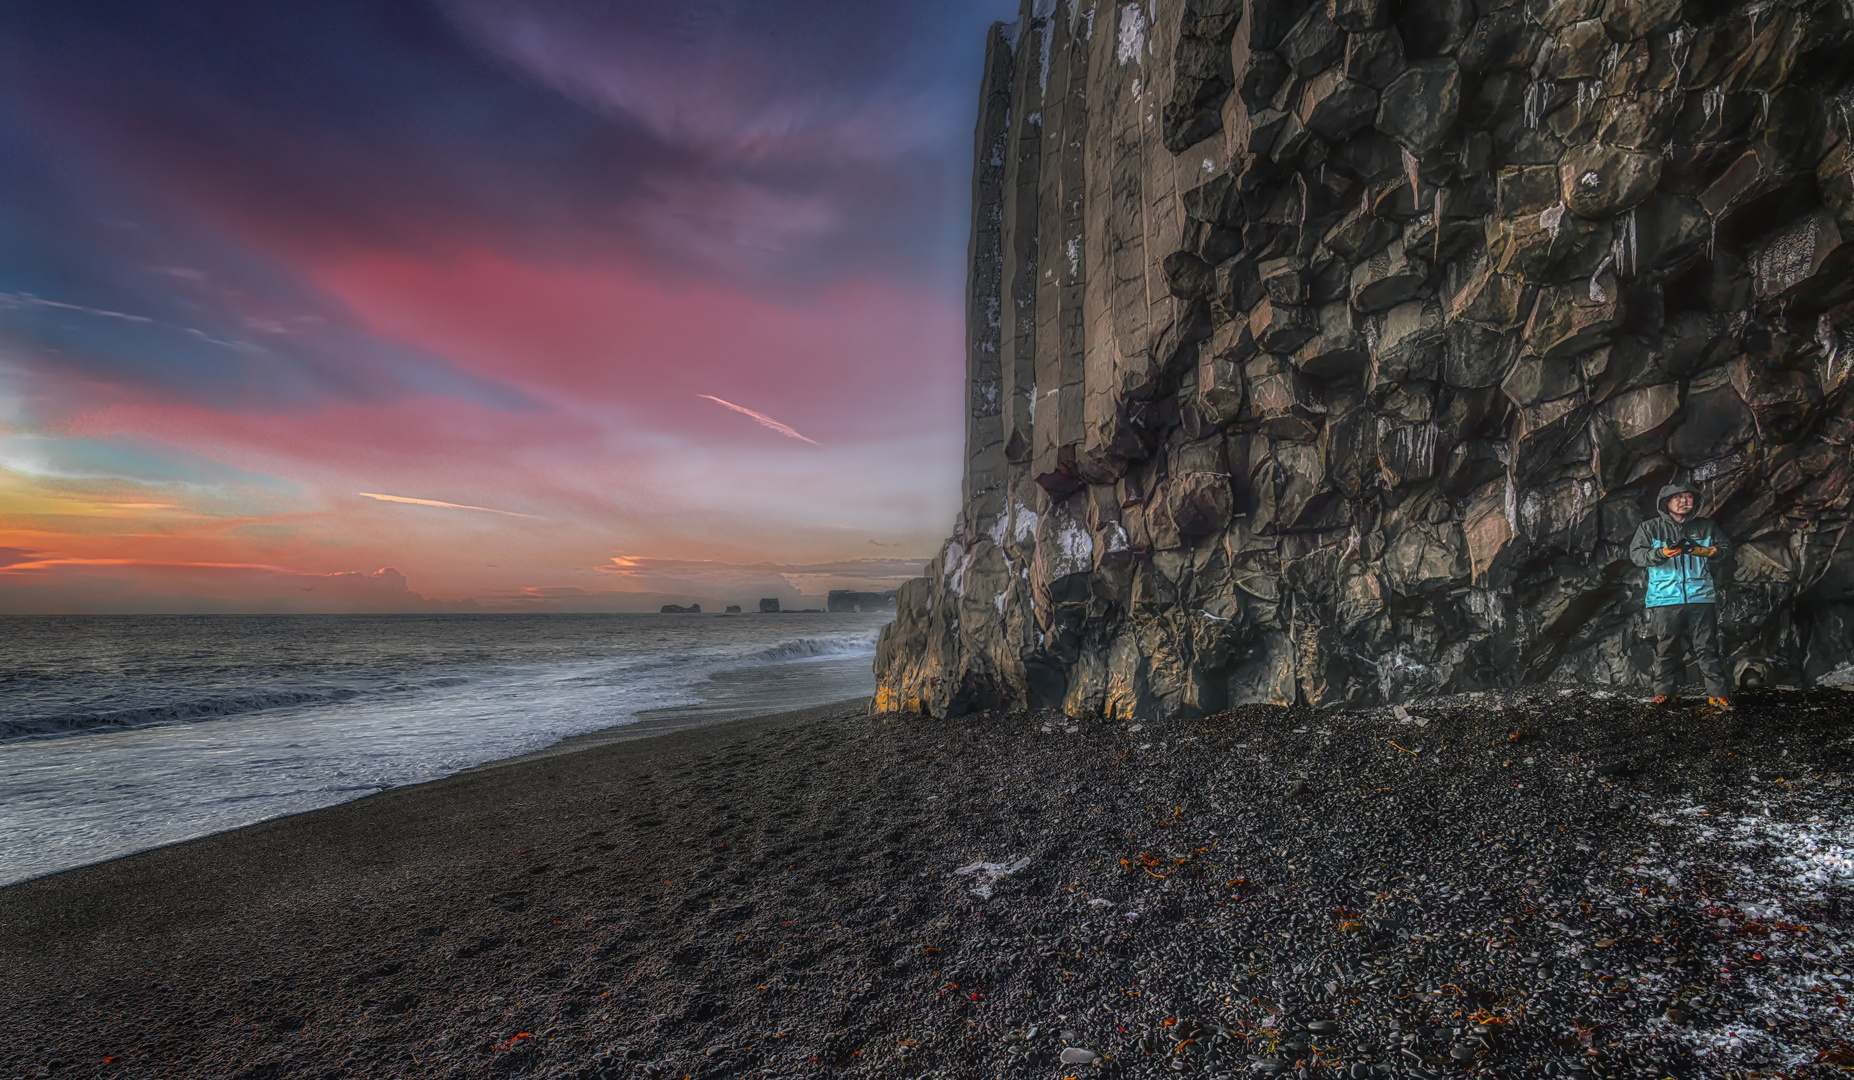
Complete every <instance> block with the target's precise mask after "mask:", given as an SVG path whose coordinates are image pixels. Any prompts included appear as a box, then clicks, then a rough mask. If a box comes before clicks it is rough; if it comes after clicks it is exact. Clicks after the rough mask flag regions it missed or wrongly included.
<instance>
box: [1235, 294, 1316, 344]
mask: <svg viewBox="0 0 1854 1080" xmlns="http://www.w3.org/2000/svg"><path fill="white" fill-rule="evenodd" d="M1249 332H1250V333H1252V334H1254V335H1255V342H1256V344H1258V345H1260V346H1261V347H1262V348H1264V349H1266V350H1268V351H1269V352H1271V353H1291V352H1293V351H1294V350H1295V349H1298V348H1300V347H1301V346H1302V345H1304V344H1306V341H1307V339H1308V338H1310V337H1312V336H1313V335H1314V334H1316V333H1318V332H1319V328H1318V327H1317V326H1315V325H1314V322H1313V313H1312V312H1311V311H1310V310H1308V309H1307V308H1306V307H1304V306H1302V305H1299V304H1277V303H1275V302H1274V301H1273V300H1268V299H1264V300H1263V301H1262V302H1261V303H1259V304H1257V305H1256V306H1255V310H1254V311H1251V312H1250V313H1249Z"/></svg>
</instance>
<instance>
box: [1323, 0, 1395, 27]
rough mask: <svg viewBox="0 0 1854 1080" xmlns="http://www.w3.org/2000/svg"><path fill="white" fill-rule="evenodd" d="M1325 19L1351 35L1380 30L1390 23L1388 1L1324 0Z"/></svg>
mask: <svg viewBox="0 0 1854 1080" xmlns="http://www.w3.org/2000/svg"><path fill="white" fill-rule="evenodd" d="M1326 17H1327V18H1328V19H1331V20H1332V21H1333V25H1335V26H1337V27H1338V28H1339V29H1341V30H1345V31H1347V32H1349V33H1353V34H1358V33H1363V32H1364V31H1367V30H1377V29H1381V28H1382V27H1383V26H1385V25H1386V24H1387V23H1389V22H1390V0H1326Z"/></svg>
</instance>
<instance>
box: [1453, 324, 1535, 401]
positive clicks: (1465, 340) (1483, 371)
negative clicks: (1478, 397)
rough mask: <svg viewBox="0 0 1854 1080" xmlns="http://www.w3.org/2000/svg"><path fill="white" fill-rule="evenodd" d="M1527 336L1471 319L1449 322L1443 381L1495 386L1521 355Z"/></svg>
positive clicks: (1466, 387)
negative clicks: (1474, 321) (1523, 336)
mask: <svg viewBox="0 0 1854 1080" xmlns="http://www.w3.org/2000/svg"><path fill="white" fill-rule="evenodd" d="M1524 344H1525V339H1524V338H1522V337H1520V336H1519V335H1518V334H1514V333H1511V332H1510V331H1504V330H1489V329H1487V328H1486V327H1484V326H1479V325H1477V324H1475V323H1471V322H1466V321H1463V322H1455V323H1450V324H1449V327H1448V335H1447V338H1446V340H1445V342H1444V347H1443V351H1442V381H1443V382H1445V383H1447V384H1448V385H1450V386H1456V387H1461V388H1463V389H1477V388H1480V387H1487V386H1493V385H1495V384H1496V383H1498V382H1500V380H1501V379H1503V378H1505V377H1506V373H1507V371H1508V370H1510V369H1511V368H1512V366H1513V363H1514V361H1515V360H1517V359H1518V357H1519V349H1520V346H1522V345H1524Z"/></svg>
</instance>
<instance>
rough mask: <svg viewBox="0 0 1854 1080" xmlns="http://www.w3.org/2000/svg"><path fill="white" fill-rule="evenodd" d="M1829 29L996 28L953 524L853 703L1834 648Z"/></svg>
mask: <svg viewBox="0 0 1854 1080" xmlns="http://www.w3.org/2000/svg"><path fill="white" fill-rule="evenodd" d="M1851 33H1854V13H1850V11H1849V9H1848V8H1847V7H1846V5H1839V4H1829V3H1819V2H1813V0H1775V2H1764V0H1759V2H1757V3H1697V2H1691V0H1689V2H1685V3H1681V2H1659V0H1656V2H1643V3H1594V2H1593V3H1583V2H1573V3H1505V2H1493V3H1487V2H1483V3H1479V4H1475V3H1469V2H1467V0H1425V2H1423V3H1413V2H1408V3H1396V2H1389V0H1371V2H1366V0H1333V2H1331V3H1327V4H1304V3H1290V2H1285V0H1240V2H1238V0H1190V2H1187V3H1181V4H1175V5H1174V4H1160V5H1151V4H1139V5H1134V4H1120V5H1105V4H1100V3H1095V2H1093V0H1053V3H1052V4H1044V3H1041V2H1037V3H1031V2H1026V3H1025V5H1024V8H1023V12H1022V18H1021V19H1020V20H1019V22H1018V23H1017V24H1015V26H1014V27H1013V28H1011V29H1010V31H1009V32H1006V30H1005V29H1004V28H999V29H997V30H995V31H994V33H993V35H992V38H991V42H990V51H989V56H988V62H987V74H986V81H985V99H984V100H985V102H986V104H985V106H984V108H983V112H982V116H981V117H980V121H979V126H978V133H977V143H976V147H975V149H976V151H977V153H976V155H975V161H976V164H977V172H976V175H975V186H974V191H975V195H976V202H975V210H974V218H973V243H972V249H971V250H972V254H973V260H972V270H971V278H970V281H971V288H970V297H969V309H968V310H969V317H968V329H969V342H968V350H967V368H968V375H969V380H968V381H969V387H970V392H969V399H968V406H969V410H968V429H967V455H966V457H967V460H966V475H965V487H964V494H965V499H964V506H963V509H962V512H961V515H960V517H959V520H958V521H957V522H956V523H955V526H954V529H953V535H952V537H951V538H950V539H949V541H948V542H947V544H946V545H945V547H944V548H943V550H942V551H941V552H940V555H939V557H938V558H937V559H936V560H935V561H934V562H933V563H932V564H931V565H930V567H929V570H928V575H927V577H925V578H923V579H921V580H918V581H916V582H914V583H913V584H911V585H909V586H907V587H906V588H904V589H902V590H901V592H900V594H899V596H898V598H897V612H898V618H897V619H896V621H895V623H894V625H893V626H892V627H891V629H890V630H889V631H888V634H887V637H886V639H885V641H884V643H883V646H882V651H881V654H880V658H879V662H878V676H879V681H880V686H881V690H880V696H879V701H878V704H879V707H880V708H882V709H885V710H895V711H912V712H930V713H935V714H940V715H946V714H950V713H956V712H959V711H961V710H966V709H982V708H994V707H1033V708H1058V709H1062V710H1063V711H1065V712H1067V713H1069V714H1071V715H1075V716H1084V715H1106V716H1112V717H1119V718H1123V719H1126V718H1142V719H1143V718H1151V717H1156V716H1161V715H1165V716H1192V715H1205V714H1208V713H1214V712H1216V711H1217V710H1219V709H1223V708H1227V707H1230V706H1233V705H1236V704H1240V703H1242V702H1247V701H1264V702H1276V703H1293V702H1300V703H1305V704H1313V705H1327V704H1334V703H1340V704H1347V705H1366V704H1373V703H1381V702H1387V701H1399V700H1403V699H1405V698H1407V697H1410V696H1413V695H1424V694H1434V693H1443V692H1455V691H1462V690H1473V689H1483V688H1491V687H1498V686H1512V685H1522V684H1525V683H1528V682H1538V681H1544V680H1561V681H1578V682H1586V683H1590V684H1593V685H1605V686H1613V687H1628V686H1631V685H1638V684H1640V683H1641V682H1643V681H1644V680H1645V677H1646V674H1647V670H1648V668H1649V666H1650V664H1651V662H1652V658H1651V655H1650V651H1649V646H1648V643H1647V635H1646V634H1645V633H1644V626H1643V617H1642V614H1641V600H1642V592H1643V583H1642V575H1641V571H1639V570H1638V569H1636V568H1635V567H1633V566H1632V565H1631V564H1630V563H1629V561H1628V559H1627V555H1626V549H1627V545H1628V542H1629V539H1630V537H1631V535H1632V533H1633V530H1634V528H1635V526H1636V525H1637V524H1638V523H1639V522H1640V521H1641V520H1643V518H1644V517H1646V516H1650V515H1652V514H1654V513H1655V512H1656V509H1657V508H1655V507H1654V506H1653V496H1654V493H1655V492H1656V491H1658V490H1659V488H1660V487H1661V486H1662V485H1663V484H1665V483H1667V482H1668V481H1669V480H1670V479H1676V478H1678V479H1680V480H1683V481H1688V482H1692V483H1694V484H1696V485H1697V486H1698V488H1699V489H1700V491H1701V493H1702V496H1703V500H1702V501H1703V503H1704V506H1703V508H1702V509H1703V512H1705V513H1708V514H1710V515H1711V516H1713V517H1714V518H1715V519H1716V520H1718V521H1719V522H1720V523H1721V524H1722V525H1723V526H1724V527H1725V528H1726V529H1727V530H1728V531H1729V532H1730V533H1731V534H1732V536H1733V538H1734V539H1735V540H1736V541H1737V542H1738V543H1739V544H1740V545H1741V547H1740V549H1739V552H1740V553H1739V555H1738V556H1737V557H1736V559H1735V561H1734V562H1733V563H1732V565H1730V566H1728V567H1724V568H1723V569H1722V570H1721V572H1720V573H1721V576H1722V577H1724V578H1727V579H1729V581H1728V588H1727V590H1726V599H1725V602H1724V603H1723V605H1722V609H1721V627H1722V631H1723V634H1724V644H1725V651H1726V654H1727V659H1726V666H1727V674H1728V676H1729V677H1730V678H1732V679H1733V680H1734V681H1735V682H1737V683H1739V684H1742V685H1746V686H1776V685H1794V686H1803V685H1808V684H1809V683H1810V681H1811V680H1813V679H1815V678H1817V677H1819V676H1821V675H1822V674H1824V673H1825V672H1826V671H1828V670H1830V669H1832V668H1833V667H1834V666H1835V665H1837V664H1838V663H1840V662H1841V659H1842V658H1843V657H1844V656H1845V655H1847V654H1848V653H1849V652H1850V651H1851V650H1854V639H1850V638H1849V637H1848V636H1847V629H1848V627H1849V626H1850V625H1854V544H1850V543H1847V542H1845V541H1846V534H1847V531H1848V523H1849V520H1850V506H1849V495H1850V489H1851V487H1854V458H1851V457H1850V447H1851V446H1854V396H1850V395H1849V394H1848V392H1847V389H1846V384H1847V376H1848V370H1849V366H1850V363H1854V306H1851V303H1850V302H1851V301H1854V274H1851V273H1850V269H1851V268H1854V261H1851V260H1854V246H1850V245H1849V244H1848V243H1846V242H1845V240H1844V237H1847V236H1850V235H1854V179H1850V177H1851V176H1854V172H1851V171H1850V166H1851V163H1854V157H1850V154H1851V153H1854V125H1851V123H1850V119H1849V118H1850V117H1854V91H1851V90H1850V79H1851V78H1854V62H1851V60H1850V58H1851V57H1854V49H1851V48H1850V45H1849V42H1850V35H1851Z"/></svg>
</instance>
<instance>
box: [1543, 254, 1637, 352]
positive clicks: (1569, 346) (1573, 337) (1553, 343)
mask: <svg viewBox="0 0 1854 1080" xmlns="http://www.w3.org/2000/svg"><path fill="white" fill-rule="evenodd" d="M1616 293H1617V287H1616V279H1615V276H1614V275H1612V274H1608V273H1605V274H1604V275H1603V276H1602V277H1601V278H1598V279H1596V280H1594V281H1591V282H1588V283H1581V282H1580V283H1578V284H1575V285H1557V286H1552V287H1550V288H1546V289H1541V290H1539V298H1538V303H1536V304H1535V305H1533V308H1532V318H1531V319H1530V320H1528V321H1527V323H1526V349H1527V351H1529V352H1531V353H1532V354H1533V355H1535V356H1543V357H1560V356H1571V355H1573V354H1575V353H1580V352H1583V351H1585V350H1586V349H1594V348H1596V347H1597V346H1599V345H1602V344H1603V343H1605V342H1607V341H1608V340H1609V339H1610V336H1611V335H1613V334H1614V333H1615V332H1616V330H1617V328H1618V327H1620V326H1621V325H1622V305H1621V304H1620V302H1619V300H1618V297H1617V295H1616Z"/></svg>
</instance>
